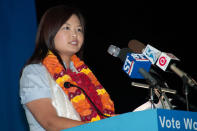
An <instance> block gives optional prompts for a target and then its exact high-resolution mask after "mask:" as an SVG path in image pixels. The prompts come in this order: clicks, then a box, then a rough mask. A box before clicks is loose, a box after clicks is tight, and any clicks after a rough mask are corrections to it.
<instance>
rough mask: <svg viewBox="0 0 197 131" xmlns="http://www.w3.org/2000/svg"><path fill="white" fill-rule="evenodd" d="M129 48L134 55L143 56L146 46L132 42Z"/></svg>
mask: <svg viewBox="0 0 197 131" xmlns="http://www.w3.org/2000/svg"><path fill="white" fill-rule="evenodd" d="M128 47H129V48H130V49H131V50H132V51H133V53H139V54H141V53H142V52H143V49H144V48H145V47H146V46H145V45H144V44H143V43H142V42H140V41H138V40H130V41H129V43H128Z"/></svg>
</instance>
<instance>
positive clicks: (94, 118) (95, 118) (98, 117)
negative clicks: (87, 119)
mask: <svg viewBox="0 0 197 131" xmlns="http://www.w3.org/2000/svg"><path fill="white" fill-rule="evenodd" d="M100 119H101V118H100V116H99V115H97V116H96V117H93V118H92V119H91V122H94V121H98V120H100Z"/></svg>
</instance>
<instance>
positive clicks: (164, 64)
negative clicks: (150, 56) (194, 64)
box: [156, 52, 180, 71]
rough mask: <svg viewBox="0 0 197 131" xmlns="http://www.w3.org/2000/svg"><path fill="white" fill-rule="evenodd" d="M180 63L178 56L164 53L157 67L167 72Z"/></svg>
mask: <svg viewBox="0 0 197 131" xmlns="http://www.w3.org/2000/svg"><path fill="white" fill-rule="evenodd" d="M179 61H180V60H179V59H178V58H177V57H176V56H174V55H173V54H172V53H165V52H162V53H161V55H160V57H159V59H158V61H157V63H156V65H157V67H159V68H160V69H162V70H163V71H166V70H167V69H172V68H171V65H172V64H173V63H177V62H179ZM172 71H173V69H172Z"/></svg>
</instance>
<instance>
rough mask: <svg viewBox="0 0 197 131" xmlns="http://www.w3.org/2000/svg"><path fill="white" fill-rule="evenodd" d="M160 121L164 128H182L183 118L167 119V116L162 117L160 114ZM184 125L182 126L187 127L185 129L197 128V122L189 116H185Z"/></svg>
mask: <svg viewBox="0 0 197 131" xmlns="http://www.w3.org/2000/svg"><path fill="white" fill-rule="evenodd" d="M159 121H160V124H161V127H162V128H165V127H167V128H173V129H180V128H181V120H175V119H174V118H173V117H172V119H166V117H165V116H163V117H161V116H159ZM182 123H183V124H184V125H183V126H182V127H185V130H197V122H196V121H193V120H192V119H189V118H183V122H182Z"/></svg>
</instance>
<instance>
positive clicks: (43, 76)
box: [20, 5, 114, 131]
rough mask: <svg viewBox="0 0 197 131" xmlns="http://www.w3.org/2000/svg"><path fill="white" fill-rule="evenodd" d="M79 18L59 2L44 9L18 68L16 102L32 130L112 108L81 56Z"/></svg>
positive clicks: (81, 120)
mask: <svg viewBox="0 0 197 131" xmlns="http://www.w3.org/2000/svg"><path fill="white" fill-rule="evenodd" d="M83 42H84V19H83V17H82V15H81V14H80V12H79V11H78V10H76V9H75V8H68V7H66V6H64V5H61V6H56V7H53V8H51V9H49V10H47V11H46V12H45V14H44V15H43V17H42V19H41V22H40V24H39V28H38V32H37V36H36V48H35V51H34V53H33V55H32V56H31V58H30V59H29V60H28V62H27V64H26V65H25V67H24V68H23V70H22V76H21V79H20V97H21V103H22V105H23V107H24V109H25V113H26V117H27V120H28V123H29V126H30V130H31V131H43V130H53V131H56V130H61V129H66V128H71V127H74V126H78V125H81V124H85V123H87V122H93V121H97V120H100V119H104V118H106V117H110V116H112V115H113V114H114V104H113V102H112V100H111V99H110V97H109V95H108V93H107V92H106V90H105V89H104V88H103V87H102V85H101V84H100V83H99V82H98V80H97V79H96V77H95V76H94V74H93V73H92V72H91V70H90V69H89V68H88V67H87V66H86V65H85V63H84V62H83V61H81V60H80V58H79V55H80V52H81V48H82V46H83Z"/></svg>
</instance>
